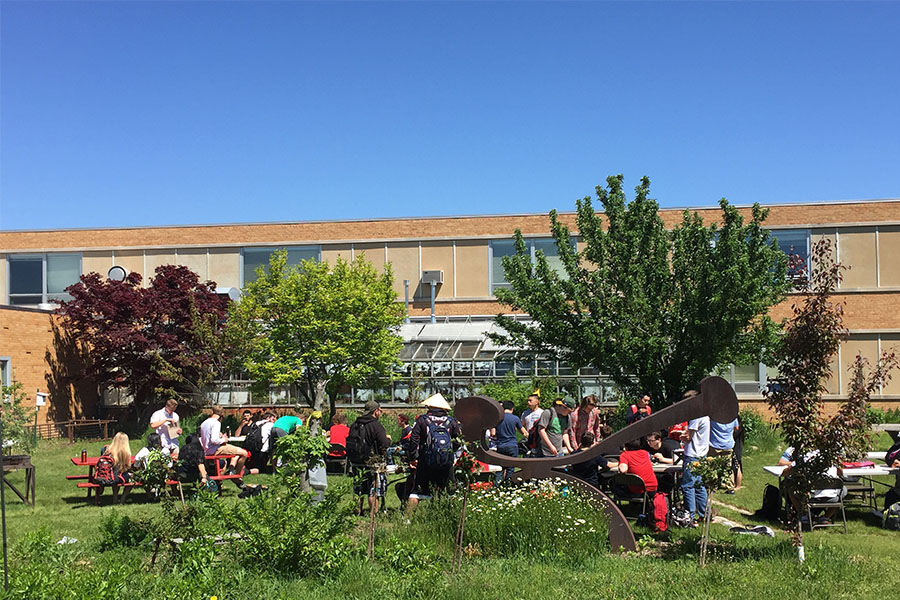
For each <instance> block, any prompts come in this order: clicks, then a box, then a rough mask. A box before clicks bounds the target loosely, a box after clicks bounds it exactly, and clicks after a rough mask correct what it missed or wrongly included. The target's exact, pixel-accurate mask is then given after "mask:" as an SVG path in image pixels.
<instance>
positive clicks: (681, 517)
mask: <svg viewBox="0 0 900 600" xmlns="http://www.w3.org/2000/svg"><path fill="white" fill-rule="evenodd" d="M654 508H655V507H654ZM669 521H670V522H671V524H672V526H674V527H690V526H691V525H692V524H693V522H694V518H693V517H692V516H691V511H689V510H688V509H686V508H684V506H679V507H676V508H673V509H672V516H671V518H670V519H669Z"/></svg>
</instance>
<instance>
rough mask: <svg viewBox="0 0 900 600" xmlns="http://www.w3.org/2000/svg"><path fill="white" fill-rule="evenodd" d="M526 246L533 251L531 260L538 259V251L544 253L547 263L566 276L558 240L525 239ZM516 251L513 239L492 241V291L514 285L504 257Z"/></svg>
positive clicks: (573, 244)
mask: <svg viewBox="0 0 900 600" xmlns="http://www.w3.org/2000/svg"><path fill="white" fill-rule="evenodd" d="M525 246H526V247H527V248H528V251H529V252H530V253H531V262H532V264H534V262H535V261H536V255H537V251H538V250H540V251H541V252H543V253H544V258H546V259H547V265H548V266H549V267H550V268H551V269H553V270H554V271H556V272H557V273H558V274H560V275H561V276H563V277H565V276H566V272H565V269H564V268H563V264H562V259H561V258H560V257H559V251H558V250H557V249H556V241H555V240H554V239H553V238H539V239H527V240H525ZM572 248H573V249H574V248H575V240H574V239H573V240H572ZM515 253H516V243H515V242H514V241H513V240H494V241H492V242H491V293H492V294H493V293H494V290H496V289H499V288H503V289H510V287H512V286H511V285H510V283H509V281H507V279H506V273H505V272H504V271H503V257H504V256H513V255H515Z"/></svg>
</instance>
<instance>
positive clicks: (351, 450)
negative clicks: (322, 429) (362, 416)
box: [346, 419, 372, 465]
mask: <svg viewBox="0 0 900 600" xmlns="http://www.w3.org/2000/svg"><path fill="white" fill-rule="evenodd" d="M367 433H368V432H367V431H366V425H365V423H361V422H360V420H359V419H357V420H355V421H353V425H351V426H350V433H348V434H347V442H346V448H347V458H348V459H350V462H351V463H352V464H357V465H362V464H365V463H366V462H367V461H368V460H369V457H370V456H372V446H371V444H369V439H368V435H366V434H367Z"/></svg>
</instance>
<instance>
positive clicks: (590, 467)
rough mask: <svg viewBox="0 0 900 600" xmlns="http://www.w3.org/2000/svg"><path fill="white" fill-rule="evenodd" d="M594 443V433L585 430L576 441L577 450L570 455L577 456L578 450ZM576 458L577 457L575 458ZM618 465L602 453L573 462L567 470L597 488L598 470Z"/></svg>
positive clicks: (580, 450)
mask: <svg viewBox="0 0 900 600" xmlns="http://www.w3.org/2000/svg"><path fill="white" fill-rule="evenodd" d="M593 445H594V434H593V433H591V432H590V431H585V432H584V433H583V434H582V435H581V439H580V440H579V442H578V450H576V451H575V452H573V453H572V456H573V457H574V456H578V453H579V452H584V451H585V450H588V449H590V447H591V446H593ZM576 460H577V459H576ZM618 466H619V463H617V462H616V461H611V462H610V461H609V460H608V459H607V458H606V457H604V456H603V455H600V456H595V457H594V458H592V459H590V460H587V461H585V462H580V463H575V464H573V465H571V466H570V467H569V472H570V473H572V475H574V476H575V477H577V478H578V479H581V480H582V481H585V482H587V483H589V484H591V485H592V486H594V487H595V488H597V489H598V490H599V489H600V481H599V480H600V478H599V472H600V471H601V470H603V471H608V470H609V469H615V468H616V467H618Z"/></svg>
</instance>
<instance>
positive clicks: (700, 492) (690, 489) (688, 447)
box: [681, 390, 709, 527]
mask: <svg viewBox="0 0 900 600" xmlns="http://www.w3.org/2000/svg"><path fill="white" fill-rule="evenodd" d="M697 393H698V392H696V391H695V390H691V391H689V392H687V393H686V394H685V395H684V398H690V397H691V396H696V395H697ZM681 440H682V441H683V442H684V444H685V445H684V457H683V458H682V461H683V462H684V468H683V470H682V471H681V492H682V493H683V494H684V502H685V504H687V509H688V510H689V511H690V513H691V517H692V518H693V520H694V521H693V526H694V527H697V526H698V524H697V519H698V518H699V519H702V518H704V517H705V516H706V488H705V487H703V486H702V485H701V486H700V487H696V488H695V487H694V485H695V483H697V482H698V481H699V478H697V477H694V475H693V474H692V473H691V463H693V462H696V461H698V460H703V459H704V458H706V455H707V454H708V453H709V417H700V418H698V419H691V420H690V421H688V428H687V431H685V432H684V433H683V434H682V435H681Z"/></svg>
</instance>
